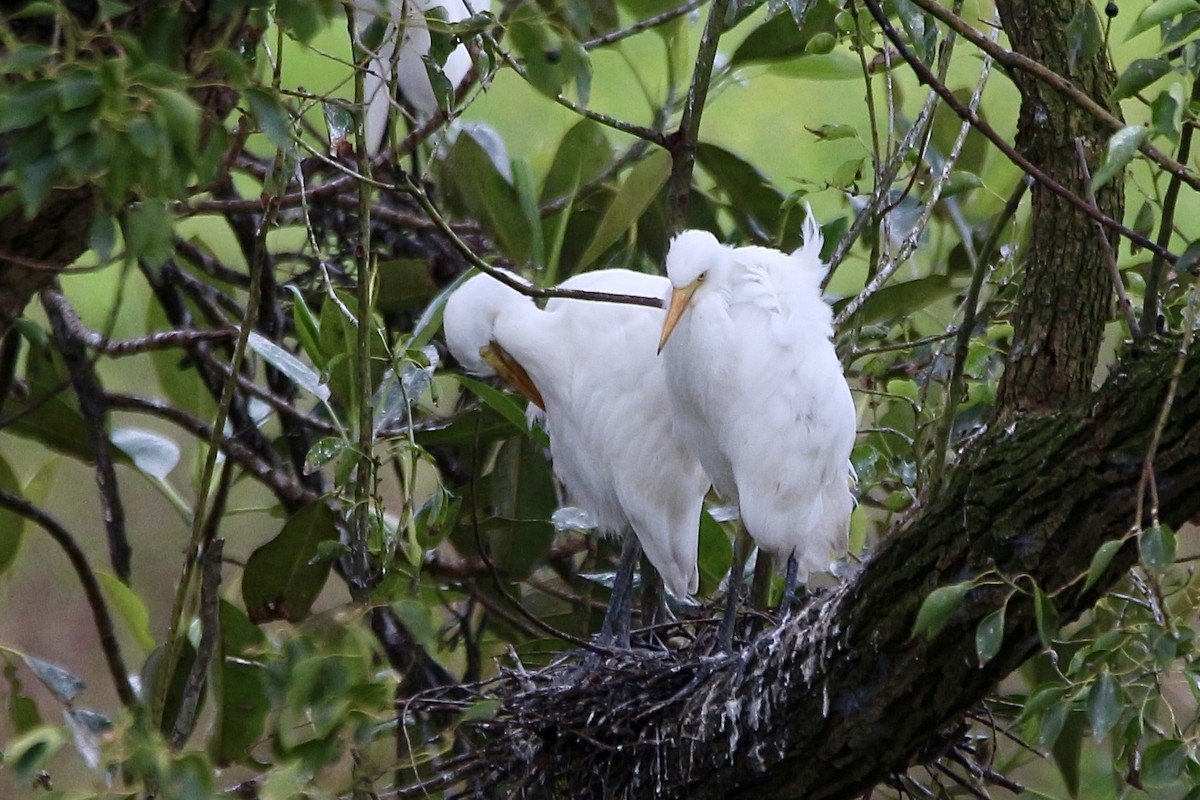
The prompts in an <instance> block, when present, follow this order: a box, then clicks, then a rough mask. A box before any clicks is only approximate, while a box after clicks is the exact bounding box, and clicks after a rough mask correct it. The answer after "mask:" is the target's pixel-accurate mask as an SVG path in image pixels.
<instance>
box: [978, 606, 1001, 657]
mask: <svg viewBox="0 0 1200 800" xmlns="http://www.w3.org/2000/svg"><path fill="white" fill-rule="evenodd" d="M1004 610H1005V606H1001V607H1000V608H997V609H996V610H995V611H993V612H992V613H990V614H988V615H987V616H986V617H984V618H983V619H982V620H980V622H979V627H978V628H976V629H975V653H976V655H978V656H979V666H981V667H982V666H983V665H984V664H986V663H988V662H989V661H991V660H992V659H993V658H995V657H996V654H997V653H999V652H1000V646H1001V645H1002V644H1004Z"/></svg>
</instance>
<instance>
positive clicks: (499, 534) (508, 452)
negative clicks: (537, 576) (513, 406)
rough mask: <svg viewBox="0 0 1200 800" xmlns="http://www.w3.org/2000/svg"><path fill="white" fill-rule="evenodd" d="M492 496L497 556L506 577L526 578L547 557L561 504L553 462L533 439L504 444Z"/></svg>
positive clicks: (490, 540)
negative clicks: (552, 517)
mask: <svg viewBox="0 0 1200 800" xmlns="http://www.w3.org/2000/svg"><path fill="white" fill-rule="evenodd" d="M490 500H491V507H492V510H493V512H494V516H495V518H496V520H497V524H496V526H495V527H494V529H493V530H492V531H490V532H489V535H488V536H487V541H488V544H489V545H490V546H491V552H492V559H493V561H495V563H496V566H497V567H499V568H500V569H501V570H502V571H503V572H504V573H505V574H506V575H509V576H511V577H513V578H516V579H521V578H526V577H528V576H529V575H530V573H532V572H533V570H534V569H536V568H537V567H538V566H539V565H541V564H542V563H543V562H544V561H545V560H546V553H547V552H549V550H550V543H551V542H552V541H553V540H554V526H553V525H552V524H551V523H550V516H551V514H553V513H554V509H555V507H556V506H557V505H558V497H557V492H556V491H555V486H554V479H553V477H552V475H551V472H550V462H549V461H547V460H546V457H545V455H544V454H543V452H542V448H541V447H539V446H538V445H537V444H535V443H534V441H533V440H532V439H531V438H530V437H528V436H520V437H517V438H514V439H509V440H508V441H507V442H505V443H504V444H503V445H502V446H501V447H500V451H499V452H498V453H497V454H496V465H495V467H493V469H492V485H491V492H490ZM464 516H465V515H464Z"/></svg>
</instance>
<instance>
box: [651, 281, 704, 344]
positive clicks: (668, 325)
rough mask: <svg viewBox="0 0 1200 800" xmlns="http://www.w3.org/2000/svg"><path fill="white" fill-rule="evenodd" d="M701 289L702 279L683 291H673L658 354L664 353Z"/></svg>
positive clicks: (685, 287) (693, 282)
mask: <svg viewBox="0 0 1200 800" xmlns="http://www.w3.org/2000/svg"><path fill="white" fill-rule="evenodd" d="M699 287H700V279H699V278H697V279H696V280H694V281H692V282H691V283H689V284H688V285H687V286H684V287H683V288H682V289H680V288H674V289H672V290H671V303H670V305H668V306H667V318H666V319H665V320H664V321H663V329H662V336H660V337H658V352H659V353H662V351H663V347H665V346H666V344H667V339H669V338H670V337H671V331H673V330H675V326H676V325H678V324H679V320H680V319H681V318H682V317H683V312H684V311H687V307H688V304H689V303H691V302H692V295H694V294H695V293H696V289H698V288H699Z"/></svg>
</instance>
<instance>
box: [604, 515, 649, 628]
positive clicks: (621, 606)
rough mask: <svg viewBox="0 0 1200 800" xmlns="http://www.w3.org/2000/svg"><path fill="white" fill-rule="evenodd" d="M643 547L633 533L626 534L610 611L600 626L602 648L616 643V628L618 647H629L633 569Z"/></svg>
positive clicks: (609, 607)
mask: <svg viewBox="0 0 1200 800" xmlns="http://www.w3.org/2000/svg"><path fill="white" fill-rule="evenodd" d="M641 552H642V546H641V545H640V544H639V543H638V540H637V537H636V536H634V535H633V531H626V532H625V541H624V543H623V544H622V545H621V563H620V564H618V565H617V575H616V577H615V578H614V579H613V587H612V597H611V599H610V600H609V603H608V611H607V612H605V614H604V622H603V623H601V625H600V640H599V644H600V646H601V647H609V646H611V645H612V644H613V643H614V632H613V628H614V627H615V628H616V646H617V647H629V628H630V620H629V616H630V612H631V610H632V599H631V595H632V593H633V569H634V567H636V566H637V561H638V556H639V555H640V554H641Z"/></svg>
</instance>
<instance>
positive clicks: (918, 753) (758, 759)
mask: <svg viewBox="0 0 1200 800" xmlns="http://www.w3.org/2000/svg"><path fill="white" fill-rule="evenodd" d="M1176 359H1177V352H1176V351H1175V350H1174V349H1172V348H1162V349H1161V350H1160V351H1158V352H1155V353H1150V354H1147V355H1144V356H1140V357H1137V358H1135V359H1132V360H1131V361H1130V363H1128V364H1127V365H1126V367H1127V369H1126V370H1125V371H1124V372H1123V373H1122V375H1121V377H1120V378H1118V379H1114V380H1113V381H1111V382H1110V383H1109V385H1108V386H1107V387H1105V388H1104V389H1103V390H1102V391H1101V392H1100V393H1099V394H1098V395H1097V396H1096V397H1094V398H1091V399H1090V400H1088V401H1087V402H1080V403H1076V404H1075V406H1074V407H1073V408H1072V409H1069V410H1067V411H1062V412H1058V413H1054V414H1047V415H1040V416H1037V417H1027V418H1025V419H1022V420H1019V421H1017V422H1015V423H1013V424H1012V425H1009V426H1007V427H1006V428H1004V429H1000V428H996V429H993V430H992V431H991V432H990V433H988V434H986V435H985V436H984V437H982V439H981V440H980V441H979V442H978V444H977V446H976V447H974V448H972V451H971V453H972V454H971V455H970V456H968V457H967V458H966V460H965V461H964V462H963V463H961V464H959V465H958V466H957V467H956V468H955V469H954V470H953V471H952V472H951V474H950V476H949V479H948V481H947V484H946V487H945V489H944V491H943V492H941V493H940V494H939V496H938V497H937V498H936V499H935V500H934V501H933V502H932V503H931V504H930V505H929V506H928V507H927V508H926V509H925V510H924V512H923V513H921V514H920V515H919V516H918V517H916V518H915V519H914V520H913V521H912V523H911V524H909V525H908V526H907V527H905V528H903V529H901V530H899V531H897V532H895V533H894V534H892V536H891V537H890V538H889V539H888V540H887V541H885V542H884V544H883V545H882V546H881V547H880V548H879V550H878V551H877V553H876V554H875V555H874V556H873V557H872V558H871V559H870V560H869V561H868V562H867V563H866V564H865V565H864V566H863V568H862V570H861V572H860V573H859V574H858V575H857V576H856V577H855V578H854V579H852V580H851V581H849V582H848V583H847V584H845V585H843V586H841V587H839V588H837V589H836V590H834V591H833V592H831V593H829V594H827V595H826V596H824V597H822V598H820V599H819V600H817V601H815V602H814V603H812V604H811V605H810V606H808V607H807V608H806V609H804V611H803V612H802V613H801V614H800V615H799V616H798V617H793V618H792V619H791V621H790V622H789V623H788V624H787V625H786V626H784V627H782V628H779V629H775V630H769V631H767V632H765V633H764V634H762V635H761V636H759V637H758V638H757V639H756V640H754V641H753V642H752V643H751V644H750V645H749V646H747V647H746V648H745V649H744V650H743V651H741V652H739V653H737V654H734V655H731V656H717V657H705V656H696V655H690V656H689V655H686V654H681V655H676V656H673V657H671V658H667V657H662V658H661V659H660V660H657V661H651V662H647V660H646V659H645V657H644V656H643V657H642V659H641V660H638V659H636V658H634V657H631V658H630V660H628V661H626V662H625V663H617V662H616V661H614V662H610V663H601V664H592V665H591V666H588V665H586V664H585V665H583V666H579V665H569V666H562V667H557V668H551V669H549V670H546V671H543V672H541V673H522V674H520V675H514V676H512V677H511V678H510V679H509V680H508V681H507V682H506V683H503V684H501V686H500V687H499V688H498V689H497V690H495V691H494V693H493V694H492V695H490V696H491V697H494V698H495V699H498V700H500V701H501V703H502V706H501V709H500V711H499V713H498V714H497V716H496V717H495V718H494V719H492V720H489V721H487V722H485V723H480V724H479V726H478V727H479V730H480V732H481V735H482V741H481V742H480V743H479V747H478V750H477V752H476V757H477V758H478V759H479V762H480V767H479V768H480V771H481V772H484V777H483V778H482V779H481V782H480V784H479V785H478V786H477V787H476V794H477V796H480V797H497V796H506V793H508V792H512V793H514V794H515V795H517V796H522V797H571V798H601V797H603V798H613V797H627V798H650V797H655V798H658V797H678V798H685V797H686V798H696V797H747V798H756V799H761V798H784V797H792V798H795V797H803V798H807V800H826V799H832V798H849V797H855V796H857V795H859V794H861V793H862V792H863V791H865V790H867V789H869V788H870V787H871V786H873V785H875V784H876V783H878V782H879V781H880V780H882V779H884V778H886V777H887V776H888V775H889V774H893V773H896V772H901V771H903V770H904V769H905V768H906V767H907V766H908V765H910V764H911V763H913V762H914V761H920V760H922V759H923V758H927V757H928V755H927V754H929V753H931V752H935V751H936V750H937V748H938V746H939V745H941V744H942V743H943V742H944V740H943V731H944V730H945V729H946V727H947V725H948V724H950V723H952V722H953V721H954V720H955V719H956V718H958V717H959V716H960V715H961V714H962V713H963V712H964V711H965V710H967V709H969V708H970V707H972V706H973V705H975V704H976V703H978V702H979V701H980V700H981V699H982V698H983V697H984V696H985V695H986V694H987V693H988V692H989V691H991V690H993V689H994V687H995V686H996V685H997V684H998V683H999V682H1000V680H1001V679H1002V678H1003V677H1004V676H1005V675H1007V674H1008V673H1010V672H1011V671H1012V670H1014V669H1015V668H1016V667H1017V666H1018V665H1020V664H1021V663H1022V662H1023V661H1024V660H1025V659H1027V658H1028V657H1029V656H1030V655H1032V654H1033V653H1034V652H1036V651H1037V650H1038V648H1039V647H1040V645H1039V640H1038V634H1037V628H1036V622H1035V619H1034V611H1033V603H1032V601H1031V599H1030V598H1029V596H1027V595H1023V594H1022V595H1017V596H1014V597H1013V598H1012V599H1011V600H1010V601H1009V603H1008V610H1007V614H1006V633H1005V637H1004V643H1003V646H1002V648H1001V650H1000V653H999V654H998V655H997V656H996V657H995V658H994V659H993V660H992V661H990V662H989V663H988V664H987V665H986V666H983V667H981V666H979V664H978V660H977V657H976V655H975V639H974V637H975V630H976V628H977V626H978V624H979V622H980V620H982V619H983V617H984V616H986V615H987V614H988V613H990V612H991V611H993V610H995V609H996V608H997V607H998V606H999V604H1000V603H1001V602H1003V599H1004V597H1005V595H1006V594H1007V590H1006V589H1005V588H1004V587H983V588H976V589H973V590H971V591H970V592H969V593H968V594H967V595H966V597H965V598H964V600H963V602H962V604H961V605H960V606H959V608H958V609H957V611H955V612H954V613H953V615H952V616H951V617H950V621H949V624H947V625H946V627H945V628H944V629H943V630H942V631H941V632H940V633H939V634H938V635H937V636H936V637H935V638H934V639H932V640H929V641H927V640H925V639H924V638H923V637H917V638H914V637H913V636H912V635H911V631H912V627H913V622H914V620H915V617H916V613H917V610H918V609H919V608H920V606H921V604H922V602H923V601H924V599H925V598H926V597H927V596H928V595H929V593H930V592H931V591H932V590H933V589H935V588H937V587H939V586H944V585H947V584H951V583H957V582H960V581H964V580H969V579H971V578H973V577H976V576H979V575H981V574H982V573H984V572H986V571H988V570H990V569H994V570H995V571H997V572H999V573H1000V574H1003V575H1005V576H1008V577H1009V578H1016V577H1017V576H1018V575H1030V576H1032V577H1033V578H1034V579H1035V580H1036V581H1037V585H1038V586H1039V587H1041V589H1042V590H1043V591H1045V592H1046V593H1048V594H1050V595H1053V599H1054V602H1055V604H1056V605H1057V607H1058V611H1059V612H1060V613H1061V614H1062V619H1063V620H1064V621H1066V620H1071V619H1074V618H1075V617H1077V616H1079V614H1081V613H1082V612H1083V611H1085V610H1086V609H1088V608H1089V607H1090V606H1091V605H1092V604H1093V603H1094V602H1095V601H1096V599H1097V598H1098V597H1099V596H1100V593H1101V592H1103V591H1104V590H1105V589H1106V588H1107V587H1108V586H1110V585H1111V584H1112V583H1113V582H1114V581H1115V580H1116V579H1117V578H1119V577H1120V575H1122V574H1123V573H1124V572H1125V571H1126V570H1127V569H1128V567H1129V566H1130V565H1131V564H1132V563H1133V560H1134V558H1135V557H1136V544H1135V542H1134V541H1132V540H1131V541H1130V542H1129V544H1128V546H1126V547H1124V548H1122V550H1121V551H1120V552H1119V553H1118V555H1117V556H1116V558H1115V559H1114V560H1113V562H1112V564H1111V565H1110V567H1109V569H1108V571H1107V574H1106V575H1105V576H1104V578H1102V579H1101V580H1100V581H1099V582H1098V583H1097V585H1095V586H1093V587H1092V588H1091V589H1090V590H1088V591H1086V592H1084V591H1083V589H1082V586H1083V578H1084V576H1085V575H1086V574H1087V572H1088V567H1089V565H1090V563H1091V560H1092V557H1093V555H1094V553H1095V552H1096V550H1097V548H1098V547H1099V546H1100V545H1101V544H1102V543H1103V542H1105V541H1109V540H1111V539H1114V538H1118V537H1120V536H1122V535H1124V534H1126V533H1127V532H1128V531H1129V529H1130V526H1131V524H1132V523H1133V521H1134V513H1135V503H1134V500H1135V497H1136V493H1137V492H1136V490H1137V485H1138V480H1139V476H1140V473H1141V463H1142V459H1143V457H1144V456H1145V454H1146V452H1147V448H1148V447H1149V442H1150V438H1151V432H1152V431H1153V429H1154V423H1155V418H1156V415H1157V413H1158V411H1159V407H1160V405H1159V404H1160V403H1161V402H1162V399H1163V398H1164V397H1165V395H1166V391H1167V385H1168V380H1169V378H1168V376H1169V375H1170V374H1171V371H1172V368H1173V366H1174V364H1175V363H1176ZM1156 468H1157V475H1158V481H1159V484H1158V486H1159V495H1160V500H1161V509H1160V510H1161V516H1162V521H1163V522H1164V523H1166V524H1168V525H1173V526H1178V525H1180V524H1182V523H1184V522H1186V521H1187V520H1189V519H1191V518H1192V517H1194V516H1195V515H1196V514H1197V513H1198V512H1200V352H1197V353H1193V354H1191V355H1190V356H1189V357H1188V358H1187V361H1186V369H1185V370H1184V372H1183V374H1182V379H1181V381H1180V384H1179V388H1178V394H1177V399H1176V401H1175V404H1174V406H1173V408H1172V410H1171V414H1170V417H1169V420H1168V424H1167V427H1166V430H1165V432H1164V435H1163V438H1162V441H1161V444H1160V448H1159V453H1158V458H1157V460H1156ZM1022 585H1023V586H1024V587H1025V588H1029V586H1030V584H1029V583H1028V581H1022Z"/></svg>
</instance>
